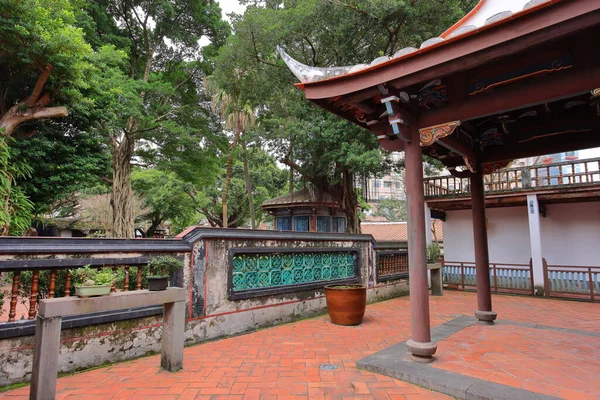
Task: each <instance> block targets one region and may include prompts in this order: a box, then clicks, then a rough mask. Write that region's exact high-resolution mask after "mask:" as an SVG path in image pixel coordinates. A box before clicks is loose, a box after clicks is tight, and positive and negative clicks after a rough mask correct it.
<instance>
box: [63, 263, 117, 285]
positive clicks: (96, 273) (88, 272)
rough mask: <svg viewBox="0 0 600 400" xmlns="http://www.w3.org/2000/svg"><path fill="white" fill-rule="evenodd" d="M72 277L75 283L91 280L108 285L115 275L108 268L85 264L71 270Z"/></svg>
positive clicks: (96, 283)
mask: <svg viewBox="0 0 600 400" xmlns="http://www.w3.org/2000/svg"><path fill="white" fill-rule="evenodd" d="M73 279H74V281H75V284H76V285H84V284H85V283H87V282H88V281H93V283H92V284H95V285H110V284H112V283H113V281H114V280H115V275H114V274H113V272H112V270H111V269H110V268H92V267H90V266H89V265H86V266H85V267H83V268H78V269H76V270H74V271H73ZM85 286H89V285H85Z"/></svg>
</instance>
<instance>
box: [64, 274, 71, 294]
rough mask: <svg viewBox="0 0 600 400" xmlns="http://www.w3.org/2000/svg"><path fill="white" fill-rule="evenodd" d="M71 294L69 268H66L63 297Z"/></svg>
mask: <svg viewBox="0 0 600 400" xmlns="http://www.w3.org/2000/svg"><path fill="white" fill-rule="evenodd" d="M70 296H71V270H67V282H66V283H65V297H70Z"/></svg>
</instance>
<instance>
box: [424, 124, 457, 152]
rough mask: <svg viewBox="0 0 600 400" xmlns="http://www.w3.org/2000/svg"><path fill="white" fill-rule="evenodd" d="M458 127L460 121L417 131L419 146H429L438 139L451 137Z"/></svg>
mask: <svg viewBox="0 0 600 400" xmlns="http://www.w3.org/2000/svg"><path fill="white" fill-rule="evenodd" d="M458 126H460V121H452V122H447V123H445V124H440V125H435V126H429V127H427V128H422V129H419V138H420V139H421V146H431V145H432V144H434V143H435V142H436V141H437V140H438V139H440V138H443V137H446V136H450V135H452V133H454V131H455V130H456V128H457V127H458Z"/></svg>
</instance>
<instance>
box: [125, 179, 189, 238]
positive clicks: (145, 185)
mask: <svg viewBox="0 0 600 400" xmlns="http://www.w3.org/2000/svg"><path fill="white" fill-rule="evenodd" d="M132 186H133V189H134V191H135V192H136V193H138V194H139V195H140V196H141V198H142V200H143V203H144V208H145V209H146V210H147V213H146V214H144V215H143V216H142V217H141V219H142V220H143V221H147V222H148V223H149V224H150V226H149V228H148V229H147V230H146V232H144V233H145V236H146V237H153V234H154V231H155V229H156V228H157V227H158V226H159V225H160V224H161V223H163V222H164V221H169V222H170V223H171V224H172V226H173V227H174V228H175V229H174V230H180V229H182V228H185V227H187V226H189V225H191V224H193V223H194V222H195V221H197V209H198V201H199V200H197V197H193V194H192V193H193V192H194V187H193V185H192V184H190V183H187V182H184V181H183V180H181V179H180V178H179V177H178V176H177V175H176V174H175V173H174V172H169V171H162V170H158V169H137V170H134V172H133V174H132Z"/></svg>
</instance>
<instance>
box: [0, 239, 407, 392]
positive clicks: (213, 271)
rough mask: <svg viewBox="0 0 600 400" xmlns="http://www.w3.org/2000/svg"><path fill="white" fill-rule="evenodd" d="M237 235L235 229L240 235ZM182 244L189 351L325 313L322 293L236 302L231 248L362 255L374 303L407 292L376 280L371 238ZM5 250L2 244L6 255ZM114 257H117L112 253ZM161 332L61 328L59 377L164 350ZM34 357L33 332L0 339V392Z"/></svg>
mask: <svg viewBox="0 0 600 400" xmlns="http://www.w3.org/2000/svg"><path fill="white" fill-rule="evenodd" d="M231 231H235V235H232V234H231ZM181 240H182V241H183V242H185V243H187V244H188V245H189V248H190V252H189V253H187V254H185V258H184V259H185V262H184V264H185V266H184V270H183V277H182V278H183V279H182V282H183V285H182V286H184V287H185V288H187V289H188V293H189V300H188V301H187V304H186V306H187V307H186V312H187V320H186V332H185V334H186V344H188V345H189V344H193V343H199V342H202V341H205V340H209V339H215V338H220V337H226V336H230V335H236V334H241V333H244V332H249V331H253V330H256V329H259V328H264V327H269V326H273V325H277V324H281V323H286V322H290V321H294V320H298V319H303V318H307V317H311V316H316V315H319V314H323V313H325V312H326V304H325V298H324V294H323V292H324V291H323V289H322V288H321V287H319V288H314V289H310V290H298V291H291V292H287V293H281V294H270V295H266V296H265V295H258V296H256V297H251V298H246V299H242V300H232V299H231V298H230V296H229V293H228V286H227V282H228V273H229V268H230V257H229V253H230V250H232V249H240V248H244V249H249V248H250V249H257V248H260V249H273V251H278V250H282V249H306V248H314V249H315V250H316V249H317V248H318V249H327V248H331V249H356V250H358V254H359V256H358V265H359V267H360V273H359V281H360V282H361V283H363V284H365V285H367V287H368V291H367V293H368V301H369V302H374V301H380V300H384V299H388V298H392V297H396V296H399V295H402V294H406V293H407V292H408V285H407V283H406V281H404V280H401V281H392V282H386V283H379V282H377V281H376V273H375V263H374V259H375V257H374V248H373V243H372V238H371V236H366V235H339V234H338V235H331V234H315V233H311V234H310V235H308V234H302V233H279V232H269V233H264V232H262V233H261V232H260V231H259V232H257V231H242V230H220V229H209V230H206V229H200V228H198V229H195V230H192V231H190V232H186V233H185V234H184V235H182V237H181ZM0 241H1V239H0ZM1 248H2V243H0V251H1ZM111 251H113V252H114V249H113V250H111ZM117 253H118V252H117ZM20 257H22V256H20ZM0 264H1V262H0ZM0 268H1V265H0ZM150 314H151V313H150ZM23 323H25V324H27V323H28V322H27V321H23ZM13 324H14V323H13ZM1 325H2V324H0V326H1ZM161 330H162V328H161V316H160V315H149V316H145V317H141V318H134V319H128V320H122V321H113V322H103V323H94V324H90V325H86V326H80V327H75V328H69V329H65V328H64V325H63V331H62V337H61V349H60V356H59V371H60V372H72V371H76V370H79V369H84V368H89V367H93V366H97V365H101V364H104V363H108V362H117V361H123V360H128V359H132V358H135V357H139V356H143V355H145V354H148V353H153V352H159V351H160V338H161ZM1 334H2V332H1V328H0V335H1ZM0 337H2V336H0ZM32 356H33V336H32V332H31V331H29V333H28V334H26V335H22V336H18V337H10V338H4V339H0V386H4V385H9V384H13V383H17V382H22V381H28V380H29V379H30V373H31V364H32ZM184 366H185V357H184Z"/></svg>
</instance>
